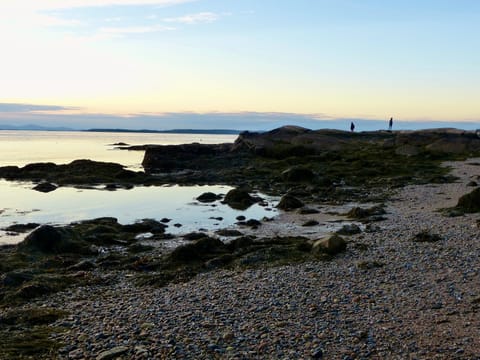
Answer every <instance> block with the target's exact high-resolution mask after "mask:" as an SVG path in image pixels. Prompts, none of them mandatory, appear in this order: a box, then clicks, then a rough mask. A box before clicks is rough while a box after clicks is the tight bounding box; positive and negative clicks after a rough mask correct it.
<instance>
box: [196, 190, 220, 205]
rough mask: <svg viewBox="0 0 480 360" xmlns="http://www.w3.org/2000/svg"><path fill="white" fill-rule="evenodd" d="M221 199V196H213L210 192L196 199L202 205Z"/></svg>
mask: <svg viewBox="0 0 480 360" xmlns="http://www.w3.org/2000/svg"><path fill="white" fill-rule="evenodd" d="M221 198H222V196H221V195H217V194H214V193H212V192H205V193H203V194H202V195H200V196H199V197H197V200H198V201H200V202H202V203H211V202H214V201H217V200H220V199H221Z"/></svg>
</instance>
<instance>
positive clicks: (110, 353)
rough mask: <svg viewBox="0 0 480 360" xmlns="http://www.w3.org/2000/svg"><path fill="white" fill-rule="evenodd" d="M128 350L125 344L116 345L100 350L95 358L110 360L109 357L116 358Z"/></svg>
mask: <svg viewBox="0 0 480 360" xmlns="http://www.w3.org/2000/svg"><path fill="white" fill-rule="evenodd" d="M127 352H128V347H126V346H117V347H114V348H113V349H110V350H106V351H103V352H101V353H100V354H99V355H98V356H97V358H96V359H97V360H110V359H115V358H118V357H119V356H121V355H123V354H125V353H127Z"/></svg>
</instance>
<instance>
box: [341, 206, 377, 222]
mask: <svg viewBox="0 0 480 360" xmlns="http://www.w3.org/2000/svg"><path fill="white" fill-rule="evenodd" d="M384 214H386V211H385V209H384V208H383V207H382V206H379V205H377V206H373V207H371V208H368V209H364V208H361V207H354V208H353V209H351V210H350V211H349V212H348V213H347V214H346V215H347V216H348V217H349V218H351V219H360V220H365V219H367V218H369V217H374V216H381V215H384Z"/></svg>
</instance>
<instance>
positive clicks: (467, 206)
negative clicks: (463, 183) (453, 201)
mask: <svg viewBox="0 0 480 360" xmlns="http://www.w3.org/2000/svg"><path fill="white" fill-rule="evenodd" d="M456 207H457V208H458V209H459V210H461V211H463V212H465V213H476V212H480V188H478V189H475V190H473V191H472V192H471V193H468V194H465V195H463V196H462V197H461V198H460V199H458V203H457V206H456Z"/></svg>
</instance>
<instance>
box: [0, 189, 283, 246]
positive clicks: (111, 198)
mask: <svg viewBox="0 0 480 360" xmlns="http://www.w3.org/2000/svg"><path fill="white" fill-rule="evenodd" d="M33 186H34V185H33V184H32V183H18V182H8V181H5V180H0V194H1V204H0V228H4V227H6V226H9V225H12V224H15V223H21V224H23V223H29V222H34V223H40V224H68V223H70V222H73V221H80V220H86V219H93V218H98V217H104V216H111V217H116V218H117V219H118V221H119V222H120V223H123V224H128V223H132V222H134V221H136V220H140V219H144V218H153V219H157V220H160V219H162V218H169V219H172V220H171V221H170V223H169V224H168V225H169V227H168V229H167V232H169V233H173V234H178V233H187V232H191V231H198V230H199V229H206V230H212V229H220V228H224V227H228V226H231V225H233V224H234V223H235V222H236V221H237V220H236V217H237V216H239V215H244V216H245V217H246V218H247V219H250V218H253V219H261V218H263V217H264V216H268V217H272V216H275V215H276V214H277V210H276V209H275V208H274V207H273V206H274V205H275V204H276V199H272V198H267V202H268V203H269V206H268V207H262V206H259V205H256V204H255V205H253V206H252V207H250V208H249V209H247V210H245V211H239V210H234V209H231V208H230V207H229V206H227V205H224V204H222V203H221V202H220V201H216V202H214V203H211V204H202V203H200V202H198V201H196V200H195V199H196V198H197V197H198V196H199V195H201V194H202V193H204V192H207V191H210V192H213V193H216V194H226V193H227V192H228V191H229V190H230V189H231V187H228V186H155V187H153V186H152V187H144V186H140V187H135V188H133V189H130V190H124V189H119V190H116V191H106V190H98V189H77V188H72V187H60V188H58V189H57V190H55V191H53V192H50V193H41V192H38V191H35V190H32V187H33ZM260 196H262V197H264V195H261V194H260ZM267 209H270V210H267ZM213 217H215V218H219V217H221V218H222V220H219V219H212V218H213ZM176 223H177V224H181V225H182V226H181V227H175V226H173V225H174V224H176ZM22 239H23V236H9V235H8V234H6V232H5V231H0V245H1V244H12V243H17V242H19V241H21V240H22Z"/></svg>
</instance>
